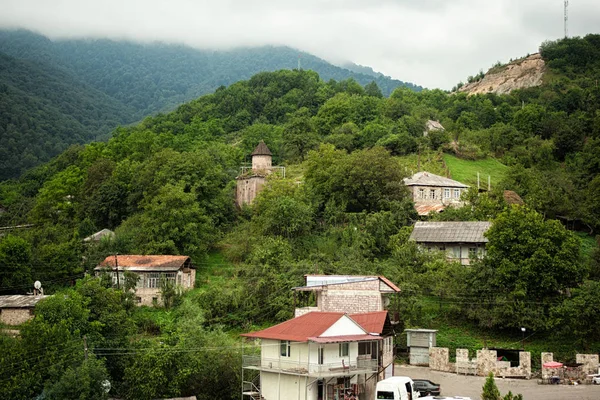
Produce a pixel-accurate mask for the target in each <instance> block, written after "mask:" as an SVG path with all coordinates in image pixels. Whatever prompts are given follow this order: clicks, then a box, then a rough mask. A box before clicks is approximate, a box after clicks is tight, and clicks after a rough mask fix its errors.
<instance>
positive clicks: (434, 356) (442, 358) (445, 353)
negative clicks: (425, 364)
mask: <svg viewBox="0 0 600 400" xmlns="http://www.w3.org/2000/svg"><path fill="white" fill-rule="evenodd" d="M429 368H431V369H433V370H436V371H444V372H456V364H454V363H451V362H450V351H449V350H448V349H447V348H446V347H430V348H429Z"/></svg>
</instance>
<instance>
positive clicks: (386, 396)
mask: <svg viewBox="0 0 600 400" xmlns="http://www.w3.org/2000/svg"><path fill="white" fill-rule="evenodd" d="M377 399H384V400H388V399H391V400H394V392H382V391H380V390H378V391H377Z"/></svg>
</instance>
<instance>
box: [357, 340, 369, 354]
mask: <svg viewBox="0 0 600 400" xmlns="http://www.w3.org/2000/svg"><path fill="white" fill-rule="evenodd" d="M369 354H371V343H370V342H360V343H358V355H359V356H365V355H369Z"/></svg>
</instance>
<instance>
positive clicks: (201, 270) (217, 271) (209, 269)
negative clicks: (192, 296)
mask: <svg viewBox="0 0 600 400" xmlns="http://www.w3.org/2000/svg"><path fill="white" fill-rule="evenodd" d="M196 267H197V269H196V288H197V289H198V288H200V289H205V288H207V287H209V286H211V285H214V284H220V283H224V281H228V280H229V279H231V277H233V276H234V274H235V268H236V267H235V265H234V264H232V263H231V262H229V261H228V260H227V259H226V258H225V257H224V256H223V254H221V253H219V252H217V251H215V252H212V253H209V254H208V257H207V258H206V260H205V261H204V262H203V263H200V264H199V265H196Z"/></svg>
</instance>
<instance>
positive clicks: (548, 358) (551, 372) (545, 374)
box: [541, 353, 556, 379]
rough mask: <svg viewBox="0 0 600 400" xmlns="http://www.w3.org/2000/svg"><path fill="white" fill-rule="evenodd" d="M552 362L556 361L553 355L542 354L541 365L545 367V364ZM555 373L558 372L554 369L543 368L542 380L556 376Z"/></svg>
mask: <svg viewBox="0 0 600 400" xmlns="http://www.w3.org/2000/svg"><path fill="white" fill-rule="evenodd" d="M552 361H554V354H553V353H542V364H541V365H544V364H545V363H547V362H552ZM554 371H556V370H555V369H553V368H544V367H542V379H548V378H549V377H551V376H552V375H554Z"/></svg>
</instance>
